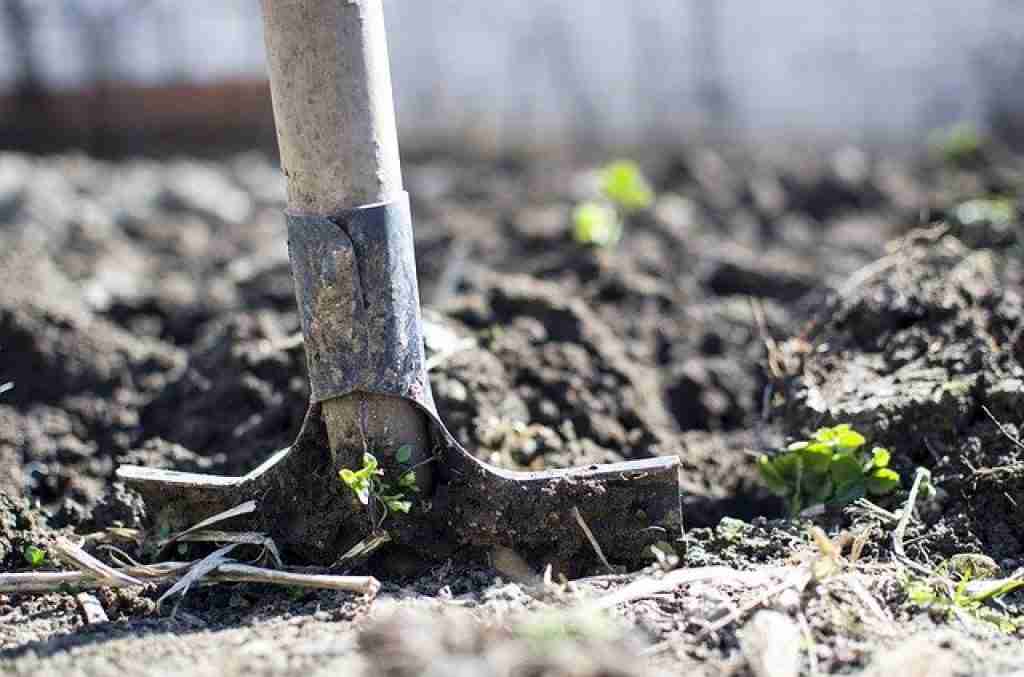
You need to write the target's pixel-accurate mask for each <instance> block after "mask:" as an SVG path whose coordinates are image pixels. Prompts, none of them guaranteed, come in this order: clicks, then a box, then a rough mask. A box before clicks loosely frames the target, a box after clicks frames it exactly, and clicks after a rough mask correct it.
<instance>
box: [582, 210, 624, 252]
mask: <svg viewBox="0 0 1024 677" xmlns="http://www.w3.org/2000/svg"><path fill="white" fill-rule="evenodd" d="M572 236H573V239H575V240H576V241H577V242H579V243H580V244H586V245H593V246H595V247H610V246H612V245H614V244H616V243H617V242H618V241H619V240H620V239H621V238H622V221H620V220H619V213H618V212H617V211H616V210H615V208H614V207H612V206H611V205H606V204H603V203H601V202H582V203H580V204H578V205H576V208H575V209H573V210H572Z"/></svg>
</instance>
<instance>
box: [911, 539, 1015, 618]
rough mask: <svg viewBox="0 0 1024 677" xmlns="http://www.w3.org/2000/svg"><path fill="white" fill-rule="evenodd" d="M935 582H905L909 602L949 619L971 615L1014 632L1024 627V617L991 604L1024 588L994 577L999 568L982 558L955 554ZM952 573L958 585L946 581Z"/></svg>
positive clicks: (1007, 579)
mask: <svg viewBox="0 0 1024 677" xmlns="http://www.w3.org/2000/svg"><path fill="white" fill-rule="evenodd" d="M937 573H939V574H940V575H939V576H938V577H936V578H935V579H933V580H930V581H926V580H921V579H910V580H908V581H906V583H905V591H906V594H907V601H909V602H910V603H911V604H913V605H915V606H919V607H922V608H925V609H935V610H938V611H940V612H945V613H946V614H947V615H949V616H957V615H961V614H963V615H967V616H970V617H972V618H974V619H975V620H978V621H982V622H984V623H989V624H991V625H994V626H995V627H997V628H998V629H999V630H1001V631H1003V632H1006V633H1011V632H1016V630H1017V629H1018V628H1020V627H1022V626H1024V618H1020V617H1014V616H1011V615H1010V614H1009V613H1007V612H1005V611H1003V610H1000V609H997V608H994V607H992V606H991V605H990V603H991V602H993V601H995V600H998V599H999V598H1000V597H1002V596H1004V595H1007V594H1009V593H1011V592H1014V591H1016V590H1019V589H1021V588H1024V580H1021V579H1019V578H992V576H994V575H996V574H997V573H998V567H997V566H995V562H992V561H991V560H989V559H988V558H987V557H984V556H980V555H954V556H953V557H951V558H950V559H949V561H948V562H946V563H944V564H943V565H941V566H940V567H939V570H938V572H937ZM945 574H952V575H953V576H955V577H956V578H957V579H958V580H956V581H955V582H954V581H953V580H951V579H949V578H945Z"/></svg>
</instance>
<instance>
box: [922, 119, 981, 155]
mask: <svg viewBox="0 0 1024 677" xmlns="http://www.w3.org/2000/svg"><path fill="white" fill-rule="evenodd" d="M928 147H929V149H930V150H931V152H932V153H933V154H935V155H937V156H938V157H940V158H942V160H943V161H945V162H946V163H947V164H951V165H966V164H970V163H972V162H975V161H977V160H979V159H980V158H981V154H982V151H983V150H984V147H985V136H984V135H983V134H982V133H981V132H980V131H979V130H978V128H977V126H975V125H974V124H972V123H970V122H958V123H957V124H955V125H953V126H952V127H948V128H945V129H937V130H935V131H933V132H932V133H931V134H929V135H928Z"/></svg>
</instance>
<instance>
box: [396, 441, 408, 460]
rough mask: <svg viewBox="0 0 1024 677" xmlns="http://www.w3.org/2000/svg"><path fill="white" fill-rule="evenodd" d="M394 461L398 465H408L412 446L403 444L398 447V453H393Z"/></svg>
mask: <svg viewBox="0 0 1024 677" xmlns="http://www.w3.org/2000/svg"><path fill="white" fill-rule="evenodd" d="M395 460H396V461H398V462H399V463H408V462H409V461H411V460H412V445H411V444H403V445H402V446H400V447H398V451H396V452H395Z"/></svg>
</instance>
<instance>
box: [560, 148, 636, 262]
mask: <svg viewBox="0 0 1024 677" xmlns="http://www.w3.org/2000/svg"><path fill="white" fill-rule="evenodd" d="M599 186H600V191H601V198H600V199H599V200H592V201H588V202H581V203H580V204H578V205H576V208H575V209H573V212H572V224H573V238H574V239H575V240H576V241H577V242H579V243H580V244H585V245H591V246H595V247H610V246H612V245H614V244H616V243H617V242H618V241H619V240H620V239H621V238H622V231H623V227H622V224H623V221H624V220H625V217H626V216H627V215H628V214H630V213H633V212H636V211H640V210H642V209H647V208H648V207H650V206H651V203H653V202H654V191H653V190H652V189H651V186H650V184H649V183H648V182H647V179H646V178H644V175H643V173H642V172H641V171H640V167H639V166H638V165H637V164H636V163H635V162H632V161H630V160H618V161H616V162H612V163H610V164H608V165H606V166H604V167H602V168H601V170H600V172H599Z"/></svg>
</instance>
